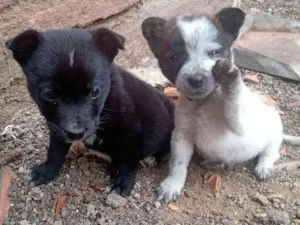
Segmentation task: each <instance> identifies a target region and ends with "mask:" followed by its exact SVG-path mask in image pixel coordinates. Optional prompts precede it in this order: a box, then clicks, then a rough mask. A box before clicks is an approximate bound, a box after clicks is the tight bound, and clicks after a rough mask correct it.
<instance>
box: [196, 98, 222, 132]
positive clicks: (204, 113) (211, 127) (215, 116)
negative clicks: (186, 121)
mask: <svg viewBox="0 0 300 225" xmlns="http://www.w3.org/2000/svg"><path fill="white" fill-rule="evenodd" d="M193 129H194V133H195V134H196V136H199V135H200V134H201V136H206V137H207V136H211V135H217V134H220V133H222V132H224V130H226V129H227V127H226V121H225V117H224V108H223V105H222V103H221V102H220V103H217V104H208V105H203V106H198V107H196V108H195V112H194V121H193ZM198 134H199V135H198Z"/></svg>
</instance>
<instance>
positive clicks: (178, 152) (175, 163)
mask: <svg viewBox="0 0 300 225" xmlns="http://www.w3.org/2000/svg"><path fill="white" fill-rule="evenodd" d="M193 151H194V144H193V139H192V135H191V133H190V132H189V131H187V130H177V129H175V130H174V131H173V134H172V140H171V159H170V164H169V175H168V176H167V178H166V179H165V180H164V181H163V182H162V183H161V184H160V187H159V199H160V200H162V199H164V200H165V201H166V202H170V201H172V200H173V201H176V200H177V199H178V197H179V194H180V192H181V190H182V188H183V187H184V183H185V180H186V174H187V167H188V165H189V162H190V160H191V157H192V154H193Z"/></svg>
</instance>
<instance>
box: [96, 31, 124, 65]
mask: <svg viewBox="0 0 300 225" xmlns="http://www.w3.org/2000/svg"><path fill="white" fill-rule="evenodd" d="M91 33H92V36H93V42H94V44H95V46H96V47H97V48H99V49H100V50H101V51H102V52H103V53H104V54H105V55H106V56H107V57H108V58H109V61H110V62H112V61H113V59H114V58H115V57H116V55H117V54H118V51H119V49H121V50H124V49H125V47H124V43H125V38H124V37H123V36H121V35H119V34H117V33H115V32H113V31H111V30H109V29H106V28H100V29H98V30H94V31H91Z"/></svg>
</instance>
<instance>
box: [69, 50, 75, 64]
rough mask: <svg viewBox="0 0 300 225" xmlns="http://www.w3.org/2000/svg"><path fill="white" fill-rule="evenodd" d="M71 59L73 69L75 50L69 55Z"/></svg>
mask: <svg viewBox="0 0 300 225" xmlns="http://www.w3.org/2000/svg"><path fill="white" fill-rule="evenodd" d="M69 58H70V66H71V67H72V66H73V65H74V49H73V50H72V51H71V52H70V54H69Z"/></svg>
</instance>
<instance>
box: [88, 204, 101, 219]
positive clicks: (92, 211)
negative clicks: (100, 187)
mask: <svg viewBox="0 0 300 225" xmlns="http://www.w3.org/2000/svg"><path fill="white" fill-rule="evenodd" d="M86 214H87V216H88V217H91V218H96V215H97V214H98V211H97V210H96V206H94V205H93V204H88V206H87V213H86Z"/></svg>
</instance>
